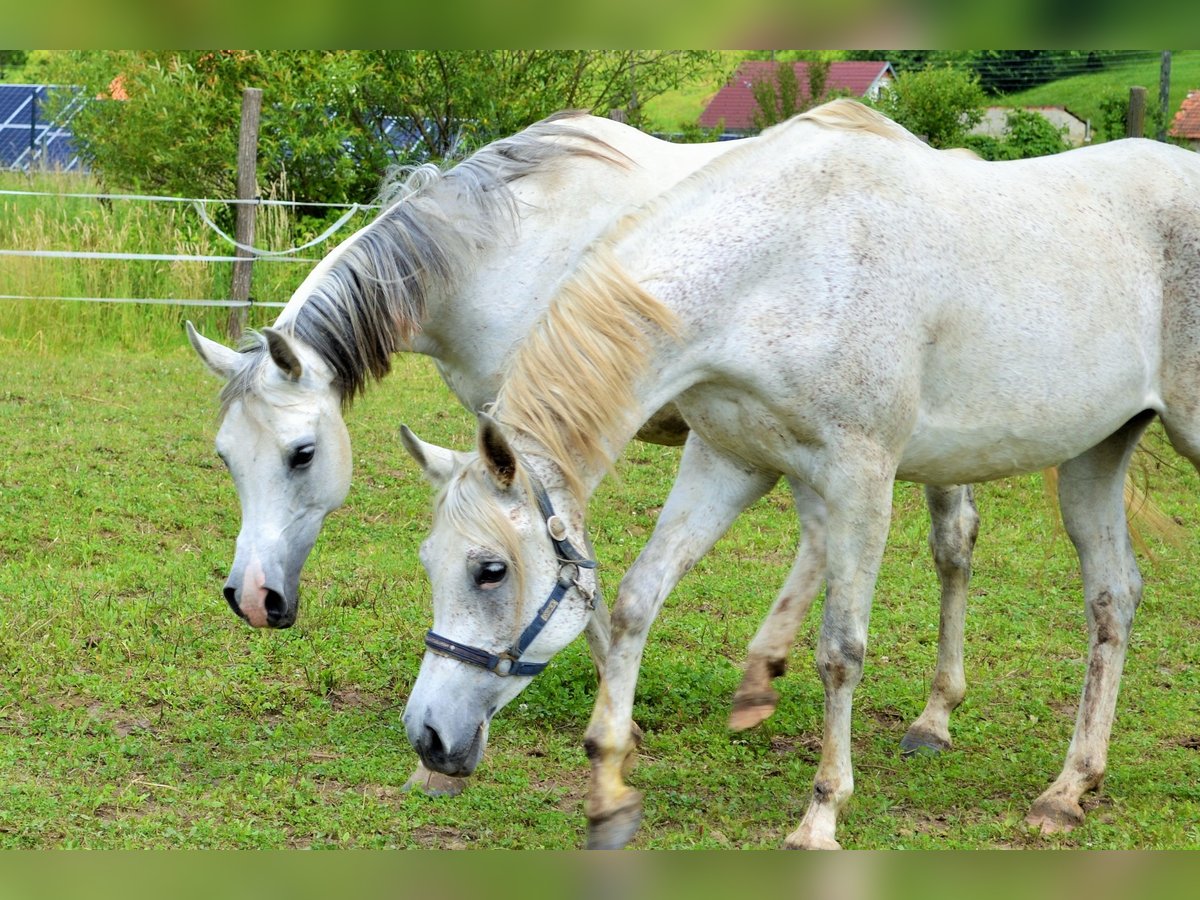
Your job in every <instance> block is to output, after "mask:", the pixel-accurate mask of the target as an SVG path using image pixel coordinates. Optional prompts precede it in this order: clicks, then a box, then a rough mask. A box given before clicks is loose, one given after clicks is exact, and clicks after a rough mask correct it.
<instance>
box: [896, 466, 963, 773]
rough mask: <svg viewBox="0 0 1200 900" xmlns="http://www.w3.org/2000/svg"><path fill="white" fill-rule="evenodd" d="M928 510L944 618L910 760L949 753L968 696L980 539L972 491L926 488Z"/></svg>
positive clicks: (908, 739)
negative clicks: (967, 638)
mask: <svg viewBox="0 0 1200 900" xmlns="http://www.w3.org/2000/svg"><path fill="white" fill-rule="evenodd" d="M925 500H926V502H927V503H928V505H929V520H930V526H931V527H930V529H929V549H930V550H931V551H932V553H933V562H934V565H935V566H936V567H937V573H938V581H939V582H940V583H941V588H942V600H941V607H942V609H941V617H940V620H939V622H938V657H937V667H936V668H935V669H934V672H933V686H932V687H931V688H930V690H929V701H928V702H927V703H926V704H925V710H924V711H923V712H922V713H921V715H919V716H918V717H917V718H916V721H914V722H913V723H912V725H910V726H909V729H908V732H907V733H906V734H905V735H904V737H903V738H902V739H901V740H900V752H901V753H903V754H904V755H905V756H911V755H912V754H914V753H917V752H920V751H932V752H934V753H937V752H940V751H942V750H948V749H950V745H951V744H950V714H951V713H952V712H954V710H955V709H957V708H958V705H959V704H960V703H962V700H963V697H964V696H965V695H966V692H967V679H966V676H965V675H964V674H963V622H964V619H965V617H966V612H967V586H968V584H969V583H970V581H971V553H972V551H973V550H974V549H975V536H976V535H977V534H979V513H978V511H977V510H976V509H975V498H974V495H973V492H972V490H971V486H970V485H955V486H951V487H938V486H936V485H932V484H931V485H926V487H925Z"/></svg>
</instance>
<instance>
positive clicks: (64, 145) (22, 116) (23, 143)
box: [0, 84, 86, 171]
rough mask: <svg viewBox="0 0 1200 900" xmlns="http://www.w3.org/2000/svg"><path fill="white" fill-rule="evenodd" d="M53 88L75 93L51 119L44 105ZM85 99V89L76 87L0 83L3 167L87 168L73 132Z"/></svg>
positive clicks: (0, 130) (0, 129)
mask: <svg viewBox="0 0 1200 900" xmlns="http://www.w3.org/2000/svg"><path fill="white" fill-rule="evenodd" d="M54 91H70V92H71V93H73V94H74V96H73V97H72V98H71V100H70V102H69V103H68V104H67V105H66V106H65V107H64V108H63V109H62V110H61V112H60V113H59V114H58V116H57V117H56V120H53V121H52V120H50V119H49V118H48V117H47V115H46V111H45V106H46V101H47V98H49V96H50V95H51V93H53V92H54ZM84 102H86V101H85V99H84V98H83V95H82V92H81V91H80V90H79V88H75V87H59V86H57V85H49V84H0V166H5V167H7V168H10V169H20V170H22V171H28V170H29V168H30V167H31V166H32V167H34V168H50V169H62V170H66V171H81V170H82V169H84V168H85V166H84V165H83V163H82V161H81V160H80V159H79V154H78V153H77V152H76V151H75V148H74V146H73V142H72V138H71V131H70V124H71V119H72V118H74V116H75V113H76V112H78V110H79V109H80V107H81V106H82V105H83V103H84Z"/></svg>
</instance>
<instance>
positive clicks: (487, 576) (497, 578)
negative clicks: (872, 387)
mask: <svg viewBox="0 0 1200 900" xmlns="http://www.w3.org/2000/svg"><path fill="white" fill-rule="evenodd" d="M507 574H508V566H506V565H505V564H504V563H502V562H485V563H484V564H483V565H482V566H480V567H479V571H478V572H476V573H475V584H476V585H478V586H479V587H481V588H483V589H484V590H487V589H488V588H494V587H495V586H496V585H498V584H499V583H500V582H502V581H503V580H504V576H505V575H507Z"/></svg>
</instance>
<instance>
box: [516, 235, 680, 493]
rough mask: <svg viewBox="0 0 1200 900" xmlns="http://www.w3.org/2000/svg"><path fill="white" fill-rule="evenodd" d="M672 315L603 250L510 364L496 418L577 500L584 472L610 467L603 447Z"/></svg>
mask: <svg viewBox="0 0 1200 900" xmlns="http://www.w3.org/2000/svg"><path fill="white" fill-rule="evenodd" d="M676 329H677V320H676V317H675V314H674V313H673V312H672V311H671V310H669V309H668V308H667V307H666V306H664V305H663V304H662V303H661V302H659V300H658V299H657V298H655V297H653V296H651V295H650V294H649V293H648V292H647V291H646V290H645V289H643V288H642V286H641V285H639V284H638V283H637V282H636V281H635V280H634V279H633V278H632V277H631V276H630V275H629V274H628V273H627V272H626V271H625V270H624V269H622V268H621V266H620V264H619V263H618V262H617V261H616V258H615V256H614V255H613V252H612V248H611V245H609V244H608V243H601V244H598V245H597V246H596V247H594V248H593V249H592V250H591V251H590V252H589V253H588V255H587V257H586V258H585V260H584V261H583V263H581V265H580V266H579V268H578V269H577V270H576V273H575V274H574V275H573V276H572V277H571V279H570V280H569V281H567V282H566V283H565V284H564V285H563V286H562V288H561V289H560V290H559V292H558V294H557V295H556V296H555V298H554V300H553V301H552V302H551V304H550V307H549V309H548V310H547V311H546V314H545V316H544V317H543V318H542V320H541V321H540V322H539V323H538V325H537V326H536V327H535V328H534V329H533V331H532V332H530V334H529V336H528V337H527V338H526V339H525V340H524V341H523V342H522V343H521V346H520V347H519V348H518V350H517V352H516V353H515V354H514V355H513V358H512V360H511V361H510V363H509V367H508V371H507V372H506V374H505V378H504V385H503V386H502V387H501V389H500V393H499V396H498V397H497V399H496V406H495V415H496V416H497V418H498V419H499V420H500V421H501V422H502V423H503V424H505V425H506V426H508V427H509V428H511V429H513V430H514V431H519V432H522V433H524V434H527V435H528V436H530V437H531V438H533V439H534V440H535V441H537V442H538V443H539V444H541V445H542V446H543V447H545V449H546V451H547V453H548V454H549V455H550V457H551V458H552V459H554V460H555V461H556V462H557V463H558V464H559V465H560V467H562V469H563V474H564V476H565V477H566V479H567V484H568V486H569V487H570V488H571V489H572V490H573V491H574V492H575V494H576V496H578V497H579V498H580V499H581V500H584V499H586V495H585V492H584V490H583V487H582V474H583V473H582V471H581V467H583V468H587V469H598V468H602V467H605V466H607V465H610V464H611V462H612V460H611V458H610V448H609V441H610V440H611V439H612V438H613V436H614V434H615V433H616V432H617V431H618V430H619V429H621V428H622V427H624V426H627V425H629V424H630V423H629V422H627V419H628V417H629V416H630V415H631V414H632V410H633V408H634V406H635V405H636V401H637V397H636V396H635V395H634V383H635V382H636V380H637V378H638V377H639V376H640V375H641V374H642V373H643V372H644V371H645V368H646V365H647V360H648V355H649V353H650V350H651V348H652V346H653V344H654V343H655V341H656V340H659V339H660V338H661V337H662V336H668V335H674V334H675V333H676Z"/></svg>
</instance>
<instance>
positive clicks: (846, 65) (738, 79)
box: [700, 59, 895, 131]
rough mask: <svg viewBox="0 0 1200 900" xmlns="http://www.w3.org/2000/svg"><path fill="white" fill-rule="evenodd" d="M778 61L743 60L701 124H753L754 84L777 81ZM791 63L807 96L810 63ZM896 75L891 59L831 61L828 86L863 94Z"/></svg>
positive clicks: (728, 126)
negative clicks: (887, 60)
mask: <svg viewBox="0 0 1200 900" xmlns="http://www.w3.org/2000/svg"><path fill="white" fill-rule="evenodd" d="M779 65H787V63H776V62H772V61H770V60H758V59H748V60H746V61H744V62H743V63H742V64H741V65H740V66H738V70H737V71H736V72H735V73H734V74H733V77H732V78H731V79H729V83H728V84H726V85H725V87H723V88H721V90H719V91H718V92H717V93H716V95H715V96H714V97H713V98H712V100H710V101H709V102H708V106H706V107H705V108H704V112H702V113H701V114H700V125H701V126H702V127H704V128H715V127H717V125H719V124H720V123H721V122H724V123H725V128H726V129H727V130H729V131H744V130H747V129H751V128H754V114H755V112H757V111H758V104H757V103H756V102H755V100H754V91H753V89H752V87H751V86H752V85H753V84H754V83H755V82H757V81H762V80H764V79H770V80H772V81H774V79H775V70H776V67H777V66H779ZM792 66H793V68H794V69H795V71H796V81H797V82H798V83H799V85H800V93H801V94H802V95H803V96H806V97H807V95H808V63H806V62H798V63H793V64H792ZM894 75H895V73H894V72H893V71H892V66H891V63H887V62H877V61H871V62H834V63H830V64H829V77H828V79H827V81H826V84H825V87H826V91H827V92H828V91H839V92H844V93H847V94H849V95H850V96H852V97H862V96H863V95H865V94H866V93H867V92H868V91H870V90H871V89H872V88H873V87H875V85H876V84H878V83H879V82H880V81H882V80H883V79H885V78H886V77H892V76H894Z"/></svg>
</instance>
